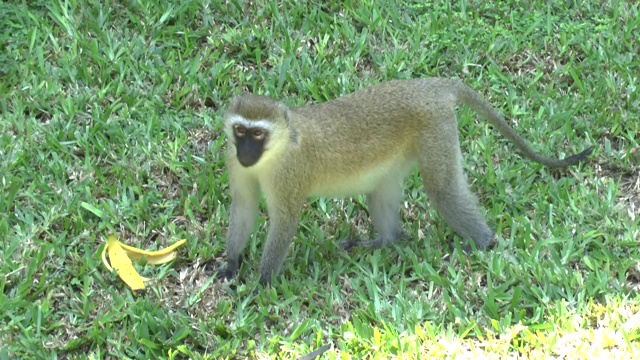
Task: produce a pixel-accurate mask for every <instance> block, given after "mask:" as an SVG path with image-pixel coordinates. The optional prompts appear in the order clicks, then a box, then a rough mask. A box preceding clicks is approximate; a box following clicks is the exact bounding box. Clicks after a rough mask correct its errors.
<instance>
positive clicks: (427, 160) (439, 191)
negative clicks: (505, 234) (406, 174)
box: [419, 115, 494, 252]
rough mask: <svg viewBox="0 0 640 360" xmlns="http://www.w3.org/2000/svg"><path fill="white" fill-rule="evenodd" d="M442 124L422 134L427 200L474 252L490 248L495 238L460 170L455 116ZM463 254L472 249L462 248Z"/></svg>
mask: <svg viewBox="0 0 640 360" xmlns="http://www.w3.org/2000/svg"><path fill="white" fill-rule="evenodd" d="M451 116H453V119H454V120H453V121H446V122H441V123H440V124H439V125H438V127H439V128H438V129H436V130H431V132H430V133H431V134H436V135H438V134H439V135H438V136H433V135H432V136H430V135H429V134H424V135H423V139H422V141H421V144H422V145H421V148H420V159H419V163H420V174H421V176H422V179H423V183H424V188H425V191H426V193H427V196H428V197H429V200H430V201H431V203H432V204H433V205H434V207H435V208H436V210H437V211H438V213H439V214H440V215H441V216H442V217H443V218H444V220H445V221H446V222H447V224H448V225H449V226H450V227H451V228H452V229H453V230H454V231H455V232H456V233H457V234H458V235H460V236H461V237H463V238H464V239H465V240H467V241H469V240H473V242H474V244H475V246H476V249H478V250H482V249H486V248H487V247H489V246H490V245H491V244H492V242H493V238H494V233H493V231H492V230H491V229H490V228H489V226H488V225H487V223H486V221H485V219H484V217H483V216H482V213H481V212H480V207H479V206H478V201H477V199H476V197H475V195H474V194H473V193H472V192H471V190H470V189H469V185H468V184H467V181H466V177H465V174H464V170H463V168H462V154H461V152H460V145H459V141H458V130H457V123H456V122H455V115H451ZM463 250H464V251H465V252H469V251H470V250H471V246H470V245H469V244H466V245H464V246H463Z"/></svg>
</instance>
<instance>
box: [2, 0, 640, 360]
mask: <svg viewBox="0 0 640 360" xmlns="http://www.w3.org/2000/svg"><path fill="white" fill-rule="evenodd" d="M638 39H640V8H639V5H638V3H637V2H636V1H631V0H628V1H549V2H546V1H542V0H531V1H526V2H524V1H515V0H503V1H484V2H483V1H469V0H467V1H461V2H448V1H436V2H427V3H424V2H421V1H415V2H413V1H398V2H383V1H373V0H363V1H346V2H342V3H339V4H338V3H333V2H324V1H286V2H274V1H264V0H259V1H252V2H248V1H244V2H243V1H228V2H225V1H216V0H214V1H211V2H208V1H182V2H166V1H160V0H131V1H103V2H99V1H89V0H54V1H51V2H48V1H44V0H35V1H16V2H2V3H0V111H1V114H0V239H1V240H0V359H6V358H19V359H45V358H47V359H48V358H51V359H54V358H87V357H89V358H92V359H121V358H131V359H147V358H171V359H183V358H191V359H205V358H206V359H244V358H257V359H267V358H272V359H276V358H277V359H280V358H284V359H294V358H296V357H298V356H301V355H304V354H307V353H309V352H311V351H313V350H314V349H317V348H319V347H321V346H323V345H329V346H330V349H329V351H327V352H326V353H325V354H324V355H322V358H323V359H360V358H369V359H393V358H402V359H420V358H422V359H426V358H429V359H431V358H433V359H438V358H454V357H455V358H456V359H475V358H493V359H503V358H518V357H522V358H530V359H542V358H559V359H578V358H601V357H608V358H620V359H631V358H633V357H634V356H635V357H636V358H638V357H640V297H639V296H638V295H637V290H638V286H639V283H640V248H639V246H638V240H639V238H640V225H639V222H640V175H639V172H640V144H639V138H640V136H639V135H638V134H640V96H639V93H640V91H639V89H638V87H639V86H640V42H639V40H638ZM429 76H438V77H452V78H460V79H462V80H463V81H464V82H465V83H466V84H468V85H469V86H470V87H471V88H473V89H475V90H477V91H478V92H479V93H481V94H482V96H483V97H485V98H486V99H487V100H488V101H490V102H491V104H492V105H493V106H494V107H495V108H496V109H498V110H499V111H500V112H501V113H503V114H504V115H505V116H506V118H507V119H508V121H509V123H510V124H512V125H513V126H514V128H515V129H516V130H517V131H518V132H519V133H520V134H522V136H523V137H525V138H526V139H527V140H528V141H530V142H531V143H532V144H533V146H534V148H535V149H537V150H538V151H540V152H542V153H544V154H546V155H549V156H554V157H563V156H567V155H569V154H571V153H574V152H577V151H580V150H582V149H583V148H585V147H586V146H590V145H593V146H595V151H594V153H593V155H592V156H591V157H590V158H589V159H588V160H587V161H585V162H583V163H581V164H580V165H578V166H575V167H571V168H567V169H562V170H554V169H549V168H545V167H543V166H541V165H538V164H536V163H533V162H531V161H528V160H525V159H524V158H523V157H521V156H520V155H519V154H518V153H517V152H516V151H515V148H514V146H513V145H512V144H510V143H509V142H508V141H506V140H505V139H504V138H503V137H502V136H500V135H499V134H498V133H497V132H496V131H495V130H493V129H492V128H491V126H489V125H487V122H486V121H485V120H484V119H482V118H481V117H479V116H478V115H476V114H474V113H473V112H471V111H470V110H469V109H467V108H463V107H461V108H460V109H459V111H458V117H459V123H460V139H461V144H462V150H463V153H464V156H465V159H464V163H465V169H466V171H467V174H468V177H469V179H470V182H471V184H472V188H473V191H474V192H475V193H476V194H478V197H479V200H480V203H481V205H482V207H483V208H484V211H485V215H486V218H487V219H488V221H489V223H490V225H491V226H492V227H493V228H494V229H495V230H496V232H497V244H496V246H495V247H494V248H493V249H492V250H490V251H485V252H479V253H474V254H471V255H465V254H463V253H461V252H459V251H454V250H451V248H450V245H449V244H450V243H451V242H458V241H460V240H461V239H460V238H458V237H457V236H456V235H455V234H454V233H453V232H452V230H451V229H450V228H448V226H447V225H446V224H445V223H444V222H443V221H442V219H441V218H440V217H439V216H438V214H437V213H436V212H435V211H434V210H433V208H432V207H431V206H430V205H429V201H428V199H427V197H426V196H425V194H424V192H423V190H422V188H421V181H420V177H419V174H418V172H417V171H414V172H413V173H412V174H411V176H409V177H408V178H407V180H406V184H405V198H404V199H405V201H404V202H403V204H402V206H401V214H402V218H403V220H404V226H405V231H406V234H407V236H406V239H404V241H402V242H400V243H398V244H397V245H394V246H390V247H387V248H384V249H381V250H377V251H368V250H364V249H358V250H356V251H353V252H344V251H342V250H341V249H340V248H339V243H340V241H341V240H344V239H347V238H350V237H357V238H367V237H369V236H370V235H369V234H370V232H371V230H372V229H371V224H370V221H369V219H368V216H367V210H366V206H365V202H364V198H363V197H362V196H359V197H355V198H346V199H330V198H319V199H310V201H309V203H308V206H307V207H306V208H305V211H304V213H303V216H302V217H301V219H300V229H299V231H298V233H297V235H296V237H295V240H294V243H293V245H292V247H291V249H290V253H289V256H288V258H287V261H286V262H285V265H284V268H283V271H282V276H281V279H280V281H279V282H277V283H276V284H274V286H271V287H267V288H263V287H260V286H258V273H257V268H258V263H259V259H260V255H261V249H262V244H263V243H264V238H265V234H266V231H267V229H268V225H269V221H268V219H267V218H266V211H264V207H263V211H262V214H263V215H265V216H261V217H260V220H259V222H258V225H257V227H256V231H255V232H254V234H253V236H252V239H251V242H250V245H249V246H248V249H247V254H246V255H247V256H246V260H245V262H244V264H243V265H242V267H241V269H240V274H239V277H238V278H236V279H234V280H232V281H228V282H223V283H220V282H217V281H215V280H214V277H213V275H214V274H215V270H216V269H217V268H218V267H220V266H223V265H224V264H225V262H224V255H225V233H226V229H227V224H228V212H229V211H228V210H229V205H230V201H231V199H230V195H229V191H228V178H227V173H226V171H225V157H224V153H225V149H226V145H225V137H224V135H223V131H222V115H223V112H224V110H225V108H226V107H227V106H228V103H229V100H230V99H231V97H232V96H234V95H235V94H239V93H240V92H242V91H251V92H255V93H259V94H265V95H268V96H271V97H274V98H278V99H281V100H283V101H285V102H286V103H287V104H289V105H290V106H301V105H304V104H308V103H313V102H322V101H327V100H330V99H333V98H336V97H338V96H341V95H344V94H347V93H350V92H353V91H355V90H357V89H360V88H363V87H365V86H368V85H372V84H376V83H380V82H383V81H387V80H391V79H405V78H416V77H429ZM110 234H117V236H118V238H119V239H120V241H122V242H123V243H126V244H129V245H132V246H136V247H139V248H142V249H151V250H153V249H159V248H163V247H166V246H168V245H170V244H172V243H174V242H176V241H178V240H180V239H186V240H187V243H186V245H185V246H183V247H181V248H180V249H179V255H178V258H177V259H176V260H175V261H173V262H171V263H169V264H166V265H162V266H151V265H149V264H145V263H144V262H142V263H136V268H137V269H138V271H139V272H140V273H141V274H142V275H144V276H147V277H150V278H153V279H154V280H153V281H151V282H150V283H148V288H147V290H146V291H144V292H139V293H137V294H135V295H134V294H133V293H132V292H131V291H130V290H129V288H127V287H126V285H125V284H124V283H123V282H122V281H121V280H120V279H119V277H118V276H117V275H116V274H114V273H110V272H108V271H107V270H106V269H105V267H104V266H102V261H101V258H100V252H101V250H102V249H103V247H104V244H105V242H106V239H107V236H109V235H110ZM256 289H257V291H256Z"/></svg>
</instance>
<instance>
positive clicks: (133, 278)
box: [106, 236, 145, 291]
mask: <svg viewBox="0 0 640 360" xmlns="http://www.w3.org/2000/svg"><path fill="white" fill-rule="evenodd" d="M106 248H107V250H108V251H109V260H110V261H111V267H113V269H116V270H118V276H119V277H120V279H122V281H124V282H125V283H126V284H127V285H129V287H130V288H131V290H133V291H136V290H142V289H144V288H145V286H144V280H143V278H142V276H140V274H138V272H137V271H136V269H135V268H134V267H133V264H132V263H131V259H129V255H128V254H127V252H126V251H125V250H124V249H123V248H122V247H121V246H120V242H118V240H116V237H115V236H109V238H108V239H107V246H106Z"/></svg>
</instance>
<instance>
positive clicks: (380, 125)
mask: <svg viewBox="0 0 640 360" xmlns="http://www.w3.org/2000/svg"><path fill="white" fill-rule="evenodd" d="M457 103H462V104H465V105H467V106H469V107H470V108H471V109H473V110H475V111H476V112H477V113H479V114H480V115H482V116H483V117H484V118H486V119H487V120H488V121H489V122H490V123H491V124H492V125H493V126H494V127H496V128H497V129H498V131H500V133H502V135H504V136H505V137H506V138H507V139H509V140H511V141H512V142H513V143H514V144H515V145H516V147H518V149H519V150H520V152H521V153H522V154H523V155H524V156H525V157H527V158H528V159H530V160H533V161H536V162H538V163H541V164H544V165H546V166H551V167H563V166H569V165H574V164H576V163H578V162H579V161H580V160H582V159H584V158H585V157H587V156H588V155H589V154H590V153H591V152H592V148H589V149H587V150H584V151H583V152H581V153H579V154H577V155H573V156H570V157H567V158H565V159H562V160H558V159H550V158H546V157H543V156H542V155H540V154H538V153H536V152H534V151H533V149H532V148H531V147H530V146H529V145H528V144H527V143H526V142H525V141H524V140H523V139H522V138H521V137H520V136H518V135H517V134H516V132H515V131H514V130H513V129H512V128H511V127H510V126H509V125H508V124H507V123H506V121H505V120H504V118H503V117H502V116H501V115H500V114H498V113H497V112H496V111H495V110H494V109H493V108H492V107H491V105H489V104H488V103H487V102H486V101H485V100H483V99H482V98H481V97H480V95H479V94H478V93H476V92H475V91H473V90H471V89H470V88H468V87H467V86H465V85H463V84H462V83H461V82H459V81H456V80H450V79H440V78H426V79H416V80H396V81H391V82H387V83H383V84H380V85H376V86H372V87H369V88H365V89H362V90H360V91H357V92H355V93H352V94H350V95H347V96H344V97H341V98H338V99H336V100H333V101H329V102H325V103H321V104H316V105H310V106H305V107H301V108H289V107H287V105H285V104H284V103H282V102H280V101H277V100H273V99H271V98H268V97H264V96H258V95H252V94H245V95H241V96H238V97H235V98H234V99H233V100H232V101H231V105H230V107H229V109H228V111H227V112H226V114H225V131H226V135H227V138H228V157H227V169H228V171H229V186H230V189H231V196H232V199H233V200H232V203H231V210H230V215H229V230H228V234H227V267H226V268H223V269H221V270H220V271H219V272H218V278H226V279H228V278H233V277H235V276H236V274H237V272H238V268H239V266H240V263H241V261H242V252H243V250H244V248H245V246H246V245H247V242H248V241H249V238H250V235H251V232H252V231H253V229H254V225H255V221H256V217H257V214H258V204H259V201H260V192H262V193H263V194H264V197H265V200H266V205H267V211H268V215H269V219H270V228H269V233H268V235H267V241H266V244H265V246H264V251H263V254H262V260H261V262H260V282H261V283H262V284H268V283H269V282H270V281H271V279H272V277H276V276H277V275H278V273H279V272H280V268H281V266H282V263H283V262H284V260H285V258H286V256H287V251H288V249H289V245H290V243H291V241H292V239H293V237H294V235H295V234H296V231H297V229H298V221H299V218H300V215H301V211H302V208H303V205H304V203H305V201H306V199H307V197H309V196H352V195H356V194H366V201H367V206H368V210H369V215H370V216H371V219H372V222H373V225H374V228H375V230H376V232H377V238H376V239H375V240H367V241H354V240H350V241H346V242H344V243H342V247H343V248H345V249H349V248H351V247H354V246H368V247H371V248H380V247H382V246H385V245H387V244H390V243H393V242H395V241H397V240H398V239H399V237H400V235H401V224H400V214H399V207H400V203H401V200H402V189H403V188H402V182H403V179H404V178H405V176H406V175H407V174H408V173H409V171H410V170H411V169H412V168H413V167H414V166H415V165H416V164H418V166H419V169H420V174H421V176H422V179H423V183H424V188H425V190H426V193H427V195H428V198H429V200H430V201H431V202H432V203H433V205H434V206H435V208H436V210H437V211H438V212H439V213H440V215H441V216H442V217H443V218H444V220H445V221H446V222H447V224H449V226H450V227H451V228H452V229H453V230H455V232H456V233H457V234H458V235H460V236H461V237H463V238H464V239H467V240H472V241H473V243H474V245H475V247H476V248H477V249H485V248H487V247H488V246H489V245H491V243H492V242H493V238H494V233H493V231H492V230H491V229H490V228H489V226H487V223H486V222H485V219H484V217H483V216H482V213H481V212H480V208H479V206H478V201H477V200H476V197H475V196H474V195H473V194H472V193H471V191H470V190H469V186H468V184H467V181H466V178H465V174H464V172H463V168H462V155H461V152H460V144H459V140H458V123H457V120H456V116H455V112H454V110H455V105H456V104H457ZM463 248H464V249H465V250H466V251H470V250H471V246H470V245H468V244H467V245H465V246H464V247H463Z"/></svg>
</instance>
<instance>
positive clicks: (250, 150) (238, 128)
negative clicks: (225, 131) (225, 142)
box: [233, 125, 269, 167]
mask: <svg viewBox="0 0 640 360" xmlns="http://www.w3.org/2000/svg"><path fill="white" fill-rule="evenodd" d="M233 137H234V138H235V142H236V151H237V153H236V156H237V157H238V161H239V162H240V164H242V166H245V167H250V166H253V165H255V163H257V162H258V160H260V157H261V156H262V152H263V151H264V144H265V143H266V141H267V138H268V137H269V132H268V131H267V130H265V129H263V128H259V127H245V126H242V125H234V126H233Z"/></svg>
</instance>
